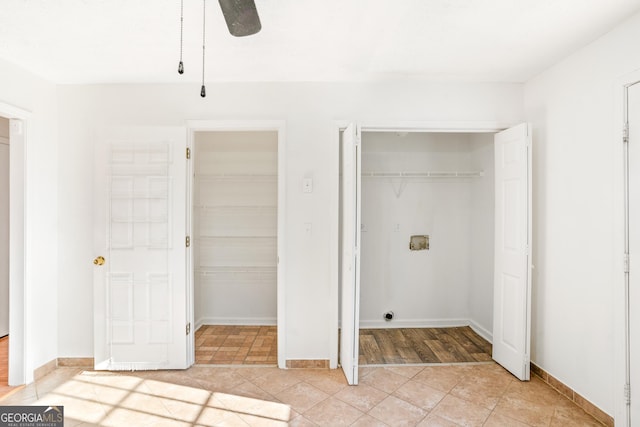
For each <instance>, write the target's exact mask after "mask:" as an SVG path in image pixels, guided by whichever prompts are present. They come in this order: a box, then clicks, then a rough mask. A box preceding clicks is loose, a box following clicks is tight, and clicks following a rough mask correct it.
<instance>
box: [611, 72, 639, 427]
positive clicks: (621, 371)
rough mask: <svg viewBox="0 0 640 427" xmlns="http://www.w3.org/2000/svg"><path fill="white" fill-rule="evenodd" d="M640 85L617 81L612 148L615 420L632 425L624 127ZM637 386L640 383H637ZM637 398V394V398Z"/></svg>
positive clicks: (634, 79) (634, 80)
mask: <svg viewBox="0 0 640 427" xmlns="http://www.w3.org/2000/svg"><path fill="white" fill-rule="evenodd" d="M635 84H640V70H636V71H633V72H631V73H629V74H626V75H624V76H622V77H620V78H618V79H617V80H616V82H615V89H614V90H615V116H614V117H615V120H614V121H613V122H614V125H613V129H612V141H613V144H612V149H613V152H614V153H613V154H614V155H613V158H614V161H615V163H614V167H613V169H614V177H618V178H616V184H615V186H614V194H613V196H614V203H615V205H614V219H615V221H614V242H613V243H614V248H620V249H622V251H621V252H618V254H619V257H620V258H619V262H616V264H615V265H614V269H613V270H614V271H613V281H612V283H614V289H613V303H614V306H613V312H614V328H613V334H614V337H613V339H614V383H613V384H614V420H615V423H616V425H618V424H619V425H622V426H630V425H631V424H630V422H631V420H630V410H631V407H630V404H627V398H626V387H627V384H628V381H629V379H630V371H629V363H630V360H629V357H630V347H629V339H630V334H629V329H630V328H629V316H628V314H629V312H628V310H629V303H630V301H629V294H628V289H629V288H628V287H629V281H628V274H627V273H626V271H625V270H626V267H625V265H626V264H627V262H628V261H627V260H628V250H629V240H628V238H629V217H628V214H629V210H628V209H629V193H628V190H629V188H628V168H627V160H628V157H627V155H628V153H627V147H628V146H627V145H626V144H624V143H622V141H623V128H624V124H625V123H626V122H627V113H628V111H627V95H628V89H629V87H631V86H633V85H635ZM636 387H637V386H636ZM635 398H636V399H637V396H636V397H635Z"/></svg>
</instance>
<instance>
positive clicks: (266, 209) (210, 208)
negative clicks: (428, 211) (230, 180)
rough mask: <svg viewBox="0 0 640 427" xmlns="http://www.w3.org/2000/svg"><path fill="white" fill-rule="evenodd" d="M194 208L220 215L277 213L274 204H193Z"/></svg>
mask: <svg viewBox="0 0 640 427" xmlns="http://www.w3.org/2000/svg"><path fill="white" fill-rule="evenodd" d="M195 208H196V209H202V210H203V211H205V212H210V213H213V214H220V215H252V214H273V215H275V214H276V213H277V210H278V208H277V207H276V206H264V205H262V206H258V205H253V206H215V205H202V204H199V205H195Z"/></svg>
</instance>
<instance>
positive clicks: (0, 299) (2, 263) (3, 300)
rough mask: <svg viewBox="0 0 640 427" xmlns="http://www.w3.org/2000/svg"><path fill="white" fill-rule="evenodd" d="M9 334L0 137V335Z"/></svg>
mask: <svg viewBox="0 0 640 427" xmlns="http://www.w3.org/2000/svg"><path fill="white" fill-rule="evenodd" d="M5 335H9V139H8V138H7V139H6V140H5V139H4V138H2V137H0V337H3V336H5Z"/></svg>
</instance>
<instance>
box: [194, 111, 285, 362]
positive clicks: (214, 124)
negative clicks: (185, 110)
mask: <svg viewBox="0 0 640 427" xmlns="http://www.w3.org/2000/svg"><path fill="white" fill-rule="evenodd" d="M286 124H287V122H286V121H285V120H187V122H186V125H187V148H189V149H190V150H191V152H193V147H194V141H195V133H196V132H207V131H210V132H224V131H227V132H242V131H275V132H277V134H278V208H277V212H278V231H277V257H278V258H277V259H278V261H277V269H276V276H277V286H276V289H277V290H276V292H277V302H276V307H277V309H276V311H277V320H276V322H277V334H278V335H277V336H278V367H279V368H280V369H286V360H287V359H286V354H285V351H286V348H287V347H286V330H287V329H286V327H285V325H286V324H285V320H286V305H285V301H286V298H285V296H286V295H285V291H286V281H285V279H286V246H285V243H286V227H285V225H286V208H287V205H286V200H287V198H286V188H287V186H286V170H287V169H286V159H287V156H286ZM187 174H188V177H187V206H186V209H187V234H188V235H189V236H191V235H192V234H193V174H194V166H193V162H191V161H190V162H188V164H187ZM187 275H188V277H187V316H188V318H187V322H191V324H192V325H194V328H195V318H194V316H195V310H194V271H193V248H190V249H189V251H188V252H187ZM194 346H195V340H194V339H191V340H189V342H188V343H187V361H188V364H189V365H193V364H194V363H195V348H194Z"/></svg>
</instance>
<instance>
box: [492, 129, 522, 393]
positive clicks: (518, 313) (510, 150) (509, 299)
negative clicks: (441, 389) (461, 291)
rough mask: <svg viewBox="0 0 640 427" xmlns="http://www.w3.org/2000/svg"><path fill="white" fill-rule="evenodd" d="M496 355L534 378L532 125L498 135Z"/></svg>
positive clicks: (519, 374)
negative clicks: (532, 333) (531, 343)
mask: <svg viewBox="0 0 640 427" xmlns="http://www.w3.org/2000/svg"><path fill="white" fill-rule="evenodd" d="M495 180H496V182H495V270H494V290H493V292H494V294H493V359H494V360H495V361H496V362H498V363H499V364H501V365H502V366H504V367H505V368H506V369H507V370H509V371H510V372H511V373H512V374H513V375H515V376H516V377H518V378H519V379H520V380H523V381H525V380H529V374H530V372H529V369H530V367H529V363H530V336H531V255H530V254H531V126H530V125H529V124H527V123H523V124H521V125H518V126H515V127H513V128H510V129H507V130H505V131H503V132H500V133H498V134H496V136H495Z"/></svg>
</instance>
